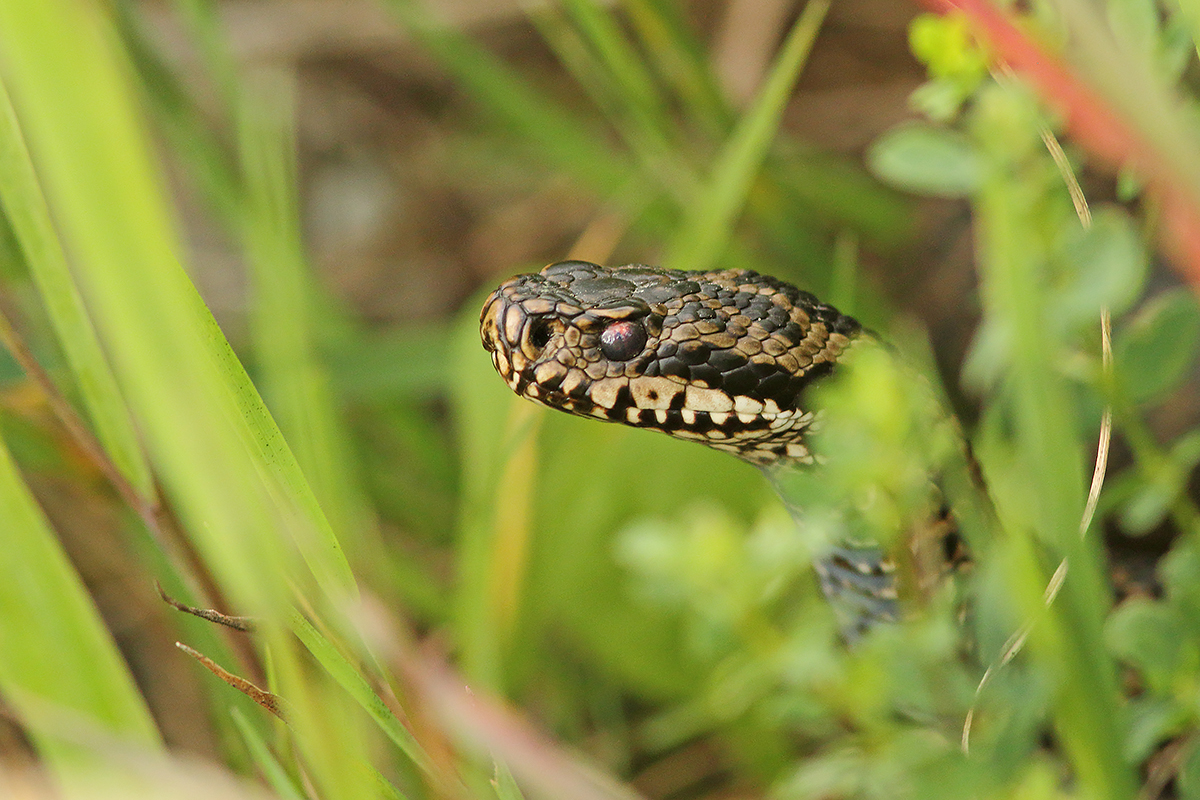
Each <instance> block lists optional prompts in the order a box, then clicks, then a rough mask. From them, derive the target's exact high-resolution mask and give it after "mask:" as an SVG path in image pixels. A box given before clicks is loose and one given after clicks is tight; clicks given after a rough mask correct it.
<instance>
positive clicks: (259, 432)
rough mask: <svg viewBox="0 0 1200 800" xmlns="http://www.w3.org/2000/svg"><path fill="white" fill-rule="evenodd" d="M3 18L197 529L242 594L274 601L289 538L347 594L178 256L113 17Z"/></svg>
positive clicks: (274, 438)
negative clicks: (118, 49)
mask: <svg viewBox="0 0 1200 800" xmlns="http://www.w3.org/2000/svg"><path fill="white" fill-rule="evenodd" d="M0 19H2V20H3V24H2V25H0V27H2V28H3V30H2V31H0V40H2V41H3V42H4V47H3V50H4V56H5V63H6V66H7V67H8V70H9V73H10V75H11V78H10V81H11V86H12V90H13V95H14V101H15V105H16V107H17V109H18V113H19V115H20V116H21V119H22V122H23V125H24V128H25V130H26V134H27V136H28V137H29V140H30V142H31V149H32V150H33V151H34V153H35V155H36V156H37V160H38V164H39V167H41V169H40V172H41V174H42V176H43V183H44V185H45V186H46V188H47V195H48V197H49V198H50V200H51V205H52V208H53V209H54V210H55V212H56V217H57V219H58V221H59V228H60V230H61V231H62V232H63V234H64V237H65V239H66V240H67V242H68V245H69V249H70V251H71V254H72V256H73V258H74V260H75V263H76V266H77V274H78V275H80V279H81V284H82V286H83V288H84V292H85V296H86V298H87V300H88V301H89V304H90V307H91V309H92V312H93V314H94V316H95V318H96V320H97V327H98V329H99V331H100V333H101V335H102V337H103V338H104V340H105V344H106V346H107V347H108V349H109V351H110V352H111V353H113V357H114V365H115V367H116V371H117V374H118V378H119V379H120V381H121V385H122V390H123V391H124V392H125V395H126V397H127V398H128V400H129V403H130V406H131V408H133V409H134V411H135V413H136V415H137V418H138V423H139V426H140V427H141V429H142V431H143V432H144V435H145V437H146V442H147V445H148V447H149V449H150V452H151V455H152V457H153V460H154V461H155V463H156V465H157V467H158V469H159V471H160V474H161V475H162V477H163V480H164V483H165V485H167V486H168V487H169V488H170V489H172V491H173V493H174V494H175V496H176V498H177V500H178V505H179V508H180V510H181V512H182V513H183V514H184V516H185V519H186V521H187V523H188V528H189V531H190V533H191V534H192V535H193V536H195V537H196V538H197V541H198V543H199V544H200V546H201V549H202V550H203V551H205V554H206V556H209V557H210V558H211V562H210V563H211V566H213V568H214V569H215V570H216V571H217V572H218V573H219V574H220V575H221V576H223V577H224V578H226V579H227V580H229V581H230V582H231V584H232V588H233V589H234V590H235V591H236V592H238V597H239V598H240V599H241V601H242V602H243V603H244V604H246V606H247V607H248V608H251V609H265V608H270V607H278V606H277V604H278V602H279V601H280V600H281V599H282V598H283V597H284V596H285V592H286V591H287V590H286V589H285V584H284V576H285V575H287V574H290V573H291V569H290V568H288V567H287V566H286V561H285V560H281V559H286V558H287V557H288V556H287V554H288V553H289V552H290V551H292V549H293V548H295V549H296V550H299V552H300V553H302V554H303V556H304V557H305V559H306V560H307V561H308V563H309V565H310V568H311V569H312V572H313V573H314V575H316V577H317V580H318V581H319V583H320V584H321V585H322V586H323V588H324V589H325V591H326V592H329V593H331V594H333V595H334V596H342V595H344V594H345V593H347V592H352V591H353V579H352V577H351V575H350V572H349V568H348V566H347V564H346V562H345V558H344V556H343V555H342V553H341V550H340V548H339V547H338V545H337V542H336V539H335V538H334V537H333V535H332V532H331V530H330V529H329V525H328V522H327V521H326V520H325V518H324V516H323V514H321V512H320V509H319V507H318V506H317V503H316V500H315V498H314V497H313V495H312V493H311V490H309V489H308V486H307V483H306V481H305V479H304V476H303V475H302V474H301V472H300V470H299V467H298V466H297V465H296V462H295V459H294V457H293V456H292V454H291V452H290V450H289V449H288V447H287V444H286V442H284V440H283V438H282V436H281V435H280V433H279V430H278V428H277V427H276V426H275V424H274V422H273V420H272V419H271V417H270V415H269V414H268V413H267V412H266V409H265V407H264V406H263V404H262V401H261V399H260V398H259V397H258V394H257V392H256V391H255V389H254V387H253V386H252V385H251V384H250V382H249V380H248V378H247V377H246V374H245V371H244V370H243V369H242V367H241V364H240V363H239V362H238V361H237V359H236V357H235V356H234V355H233V353H232V351H231V350H230V348H229V345H228V343H227V342H226V341H225V339H224V337H223V336H222V335H221V332H220V330H219V328H218V327H217V326H216V323H215V322H214V321H213V319H212V316H211V314H209V312H208V310H207V309H206V308H205V307H204V305H203V303H202V302H201V300H200V298H199V296H198V295H197V294H196V292H195V289H194V287H193V286H192V284H191V282H190V281H189V280H188V278H187V276H186V275H185V274H184V272H183V271H182V269H181V268H180V266H179V264H180V258H179V256H178V252H179V246H178V243H177V241H176V237H175V234H174V232H173V225H172V224H171V221H170V218H169V214H168V211H167V208H168V204H167V202H166V200H165V198H164V196H163V191H162V183H161V180H160V179H159V177H158V175H157V171H156V169H155V166H154V165H153V164H152V163H151V161H150V159H149V158H148V155H147V154H149V153H152V152H153V148H152V147H150V145H149V142H148V139H147V136H146V134H145V132H144V130H143V129H142V123H141V120H140V119H139V118H138V116H137V114H136V112H135V101H134V98H133V97H132V95H131V92H130V90H129V87H128V85H127V82H126V80H127V76H128V74H129V71H128V65H126V64H123V63H122V62H120V60H119V59H118V58H117V57H116V50H115V41H114V39H115V35H114V32H113V30H112V28H111V26H110V24H109V20H108V19H106V18H104V17H102V16H101V12H100V10H99V9H98V8H94V7H91V6H87V5H85V4H78V3H73V2H70V1H69V0H52V1H51V2H47V3H36V4H18V5H7V4H6V5H4V6H3V7H2V8H0ZM282 531H287V534H286V539H290V542H289V543H288V544H287V545H286V546H283V547H281V542H280V539H279V537H278V535H277V533H276V532H282ZM286 539H285V540H286ZM271 565H274V569H272V568H271ZM269 598H273V599H269Z"/></svg>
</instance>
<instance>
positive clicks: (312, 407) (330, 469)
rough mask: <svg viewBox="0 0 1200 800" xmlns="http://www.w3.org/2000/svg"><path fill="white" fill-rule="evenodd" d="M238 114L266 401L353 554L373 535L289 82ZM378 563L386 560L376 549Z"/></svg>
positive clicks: (265, 78) (272, 78)
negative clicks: (329, 342)
mask: <svg viewBox="0 0 1200 800" xmlns="http://www.w3.org/2000/svg"><path fill="white" fill-rule="evenodd" d="M244 88H245V90H244V92H243V93H242V99H241V100H240V101H239V104H240V106H241V108H240V109H239V111H240V113H238V121H239V134H240V135H239V144H240V155H241V158H242V174H243V176H244V181H245V192H244V193H243V196H244V197H245V208H244V209H243V213H242V214H241V218H242V219H243V220H244V221H245V224H244V225H243V226H242V230H241V235H242V237H243V245H244V247H245V249H246V253H247V263H248V265H249V268H250V280H251V286H252V299H253V302H252V303H251V308H252V309H253V314H252V317H251V320H252V325H253V328H252V330H253V334H254V344H255V349H254V354H255V358H256V364H257V367H258V374H259V376H260V377H261V385H262V387H263V394H264V395H265V397H266V399H267V400H268V402H269V403H270V407H271V409H272V411H273V413H274V415H275V417H276V419H277V420H278V421H279V425H280V428H281V429H283V430H284V431H286V432H287V439H288V441H289V442H290V443H291V445H292V448H293V450H294V451H295V453H296V457H297V459H298V461H299V463H300V464H301V465H302V467H303V469H304V472H305V474H306V475H307V476H309V478H310V480H311V481H312V485H313V489H314V490H315V492H316V494H317V496H318V497H319V498H320V500H321V504H322V506H323V507H324V508H325V509H326V510H327V512H328V514H329V517H330V519H331V520H333V521H335V523H337V524H338V527H339V529H340V530H342V531H344V532H345V534H344V535H345V536H353V537H355V538H354V539H352V540H349V541H345V544H346V546H347V547H350V548H351V549H355V548H356V546H357V545H359V544H368V545H369V544H371V543H373V539H372V541H371V542H361V541H359V539H360V538H366V537H369V536H370V534H369V531H370V530H371V528H372V524H371V522H370V517H369V515H368V514H367V513H366V511H365V508H364V507H365V501H364V499H363V498H362V493H361V491H360V489H359V487H358V486H357V485H356V484H355V482H354V478H353V476H354V475H355V470H354V467H353V465H352V463H351V460H350V458H349V457H348V454H347V450H348V447H349V445H348V440H349V435H348V434H347V432H346V431H345V429H344V426H343V424H342V420H341V419H340V417H339V414H338V411H337V407H336V400H335V397H334V392H333V390H332V382H331V378H330V375H329V374H328V371H327V368H326V365H325V364H324V363H323V362H322V361H321V360H320V359H319V358H318V356H317V349H318V348H317V340H316V337H317V335H318V330H319V326H320V319H319V318H318V316H317V308H318V305H317V304H318V302H319V295H318V291H317V287H316V286H315V285H314V282H313V280H312V275H311V270H310V268H309V262H308V256H307V253H306V251H305V246H304V242H303V238H302V234H301V224H300V208H299V205H300V203H299V198H298V197H297V196H296V192H297V188H296V184H297V179H296V165H295V141H294V140H293V138H292V114H293V108H292V91H293V86H292V80H291V76H289V75H281V74H271V75H262V76H255V79H253V80H249V81H247V82H246V85H245V87H244ZM374 552H375V554H376V555H375V556H374V557H379V556H381V555H382V548H380V547H376V548H375V550H374Z"/></svg>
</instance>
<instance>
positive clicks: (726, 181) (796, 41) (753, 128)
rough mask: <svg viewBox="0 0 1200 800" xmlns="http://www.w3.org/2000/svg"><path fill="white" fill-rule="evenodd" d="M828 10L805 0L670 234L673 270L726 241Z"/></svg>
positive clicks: (702, 263) (696, 263)
mask: <svg viewBox="0 0 1200 800" xmlns="http://www.w3.org/2000/svg"><path fill="white" fill-rule="evenodd" d="M828 9H829V1H828V0H809V3H808V4H807V5H806V6H805V7H804V12H803V13H802V14H801V15H800V18H799V19H798V20H796V24H795V25H794V26H793V27H792V30H791V31H790V32H789V33H788V37H787V39H786V40H785V41H784V44H783V48H782V49H781V50H780V53H779V56H778V58H776V60H775V64H774V66H773V67H772V69H771V72H770V74H769V75H768V76H767V79H766V81H765V83H764V84H763V88H762V90H761V91H760V92H759V95H758V97H757V98H756V99H755V101H754V104H753V106H752V107H751V108H750V110H749V111H748V112H747V113H746V116H745V117H743V118H742V120H741V121H740V122H739V123H738V125H737V127H736V128H735V129H734V131H733V134H732V135H731V136H730V138H729V141H728V142H727V143H726V145H725V147H724V149H723V150H722V152H721V154H720V156H719V157H718V158H717V162H716V165H715V167H714V168H713V172H712V175H711V177H710V179H709V182H708V185H707V186H706V187H705V188H704V189H703V191H702V192H701V193H700V194H699V196H697V197H696V198H695V202H694V203H693V204H692V205H691V207H690V208H689V209H688V213H687V215H686V216H685V218H684V220H683V222H682V223H681V224H680V226H679V229H678V230H677V231H676V232H675V235H674V236H673V237H672V241H671V244H670V246H669V247H668V249H667V253H668V255H667V256H666V257H664V259H663V261H664V263H668V264H670V265H671V266H672V267H674V268H675V269H700V270H702V269H708V268H709V267H710V266H711V265H712V264H713V263H714V262H715V261H716V260H717V259H718V258H719V257H720V256H721V255H722V253H724V252H725V250H726V249H727V247H728V246H729V241H730V239H731V238H732V236H733V227H734V224H735V222H736V221H737V218H738V216H739V214H740V213H741V211H742V209H743V208H744V207H745V205H746V199H747V197H748V196H749V194H750V187H751V186H752V185H753V183H754V179H755V177H756V176H757V175H758V172H759V169H760V168H761V167H762V164H763V161H764V160H765V159H766V157H767V152H768V150H769V149H770V147H771V141H772V139H773V138H774V137H775V133H776V131H777V130H778V129H779V122H780V120H781V119H782V117H783V110H784V108H785V107H786V105H787V101H788V97H789V96H790V95H791V91H792V87H793V86H794V85H795V83H796V80H797V78H799V76H800V72H801V70H802V69H803V68H804V64H805V63H806V62H807V60H808V53H809V51H810V50H811V49H812V43H813V40H814V39H815V38H816V35H817V31H818V30H819V29H820V27H821V22H822V20H824V19H825V12H826V11H827V10H828Z"/></svg>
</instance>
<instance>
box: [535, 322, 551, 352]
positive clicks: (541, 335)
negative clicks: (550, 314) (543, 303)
mask: <svg viewBox="0 0 1200 800" xmlns="http://www.w3.org/2000/svg"><path fill="white" fill-rule="evenodd" d="M553 332H554V331H552V330H551V329H550V323H549V322H548V321H547V320H545V319H539V320H538V321H537V322H534V323H533V327H532V328H530V330H529V344H531V345H533V347H534V348H536V349H537V350H538V351H541V350H542V349H543V348H545V347H546V345H548V344H550V336H551V334H553Z"/></svg>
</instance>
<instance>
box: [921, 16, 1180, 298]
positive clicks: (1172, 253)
mask: <svg viewBox="0 0 1200 800" xmlns="http://www.w3.org/2000/svg"><path fill="white" fill-rule="evenodd" d="M921 2H922V3H923V4H924V5H925V6H927V7H928V8H930V9H931V10H933V11H935V12H937V13H940V14H946V13H950V12H952V11H958V12H960V13H962V14H963V15H964V16H966V18H967V19H968V21H970V22H971V23H972V24H973V25H974V27H975V29H976V31H977V32H978V33H979V34H981V38H983V39H984V40H985V41H986V42H987V43H988V45H989V46H990V47H991V48H992V50H993V51H994V52H995V53H996V56H997V58H998V60H999V61H1001V62H1003V63H1004V64H1006V65H1008V67H1009V68H1011V69H1012V70H1013V71H1014V72H1016V73H1018V74H1020V75H1022V76H1023V77H1024V78H1025V79H1026V80H1027V81H1029V83H1030V84H1031V85H1032V86H1033V88H1034V89H1036V90H1037V91H1038V93H1039V94H1040V95H1041V96H1042V98H1043V100H1045V101H1046V102H1047V103H1049V104H1050V105H1051V106H1052V107H1054V108H1055V109H1056V110H1057V111H1058V112H1059V113H1061V114H1062V115H1063V117H1064V120H1065V122H1066V126H1067V132H1068V133H1069V134H1070V136H1071V137H1072V138H1073V139H1074V140H1075V141H1076V142H1078V143H1079V144H1080V145H1081V146H1082V147H1084V148H1085V149H1086V150H1087V151H1088V152H1090V153H1091V154H1092V155H1093V156H1094V157H1096V158H1097V159H1098V160H1099V161H1101V162H1103V163H1105V164H1107V165H1108V166H1109V167H1112V168H1119V167H1132V168H1133V169H1134V170H1135V171H1136V172H1137V174H1138V175H1139V176H1140V177H1142V178H1143V179H1144V180H1146V182H1147V187H1148V188H1149V190H1150V191H1151V193H1152V194H1153V196H1154V197H1155V198H1156V199H1157V200H1158V202H1159V203H1160V204H1161V205H1162V219H1163V228H1162V234H1163V245H1164V249H1165V252H1166V253H1167V255H1168V256H1169V257H1170V259H1171V260H1172V261H1173V262H1174V263H1175V265H1176V266H1177V267H1178V268H1179V269H1180V270H1181V271H1182V272H1183V274H1184V277H1185V278H1186V279H1187V280H1188V281H1189V282H1190V283H1191V285H1192V288H1193V290H1194V291H1197V292H1198V293H1200V199H1198V198H1197V196H1196V194H1195V193H1194V191H1193V187H1188V186H1184V185H1181V183H1180V180H1181V176H1180V174H1179V171H1178V170H1177V169H1175V168H1174V167H1173V166H1172V165H1171V163H1170V161H1169V160H1168V159H1167V158H1165V157H1164V156H1163V154H1162V153H1161V152H1160V151H1159V150H1158V149H1157V148H1156V147H1155V146H1154V145H1153V143H1152V142H1150V141H1148V140H1147V139H1146V137H1145V136H1144V135H1143V134H1142V132H1141V131H1140V130H1139V129H1138V127H1137V126H1136V125H1135V124H1132V123H1131V122H1130V120H1128V119H1127V118H1126V117H1124V116H1123V115H1122V114H1121V113H1120V112H1119V111H1118V110H1116V109H1114V108H1113V107H1112V105H1111V104H1110V103H1108V102H1106V101H1105V99H1104V98H1103V96H1102V95H1101V94H1100V93H1099V92H1097V91H1096V90H1095V89H1093V88H1092V87H1091V86H1089V85H1088V84H1087V83H1086V82H1085V81H1083V80H1081V79H1080V78H1079V77H1078V76H1077V75H1076V74H1075V73H1074V72H1073V71H1072V70H1071V69H1070V67H1069V66H1068V65H1067V64H1065V63H1064V62H1063V60H1062V59H1061V58H1060V57H1058V56H1057V55H1055V54H1054V53H1052V52H1050V51H1049V50H1047V49H1046V48H1045V47H1044V46H1042V45H1041V43H1039V42H1038V41H1037V40H1036V39H1035V38H1033V37H1031V36H1030V35H1029V34H1028V33H1026V32H1025V31H1023V30H1021V29H1020V28H1019V27H1018V26H1017V25H1016V24H1014V22H1013V20H1012V18H1011V17H1010V16H1009V15H1007V14H1006V13H1004V12H1003V11H1001V10H999V9H997V8H996V7H994V6H993V5H991V3H989V2H988V0H921Z"/></svg>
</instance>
